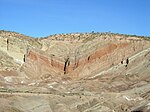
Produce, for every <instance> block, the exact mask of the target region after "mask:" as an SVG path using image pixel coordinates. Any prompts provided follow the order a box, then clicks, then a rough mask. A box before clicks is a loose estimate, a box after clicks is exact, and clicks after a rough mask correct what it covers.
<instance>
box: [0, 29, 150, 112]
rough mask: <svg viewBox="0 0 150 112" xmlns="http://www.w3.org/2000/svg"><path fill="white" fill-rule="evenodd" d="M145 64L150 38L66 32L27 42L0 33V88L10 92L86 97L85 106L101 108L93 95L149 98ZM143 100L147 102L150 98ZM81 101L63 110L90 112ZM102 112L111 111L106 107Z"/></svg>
mask: <svg viewBox="0 0 150 112" xmlns="http://www.w3.org/2000/svg"><path fill="white" fill-rule="evenodd" d="M149 65H150V37H142V36H135V35H124V34H115V33H74V34H73V33H71V34H56V35H52V36H48V37H45V38H32V37H29V36H25V35H23V34H19V33H16V32H10V31H2V30H1V31H0V80H1V81H0V86H1V88H6V89H10V90H11V91H20V92H27V91H28V92H35V93H37V92H41V93H43V92H46V93H54V94H65V95H66V93H72V94H75V95H76V94H79V95H81V96H82V95H83V94H86V95H90V99H89V100H90V101H93V100H94V101H93V102H97V103H96V104H93V105H97V104H98V105H100V102H99V100H98V99H97V96H95V95H97V94H100V93H102V92H106V93H108V92H111V93H112V92H113V93H121V92H123V94H126V92H127V94H132V92H133V90H132V89H134V88H135V87H137V88H138V87H139V89H140V90H143V93H141V94H142V95H144V94H146V95H147V94H149V91H147V89H148V90H149V89H150V88H149V82H150V66H149ZM141 88H143V89H141ZM145 88H146V89H145ZM138 91H139V90H137V91H136V92H138ZM91 95H94V97H96V98H91V97H92V96H91ZM111 95H112V94H111ZM83 96H84V95H83ZM112 96H113V95H112ZM112 96H111V97H112ZM131 96H133V97H135V96H134V94H132V95H131ZM104 97H106V96H104ZM115 97H117V96H116V95H115ZM138 97H141V96H138ZM142 98H143V100H142V101H144V100H146V101H148V99H149V98H150V96H149V95H148V96H147V97H146V98H145V97H142ZM125 99H126V98H125ZM76 102H77V101H76ZM85 102H88V101H85ZM85 102H82V101H81V102H80V103H79V104H78V106H77V107H72V108H74V109H75V110H74V109H73V110H71V109H70V108H69V107H67V108H68V109H70V111H85V110H86V109H89V110H88V111H90V109H92V108H94V107H92V106H90V105H89V104H87V105H86V103H85ZM121 102H122V101H121ZM137 102H138V103H140V100H139V101H137ZM113 103H114V102H113ZM115 103H116V102H115ZM117 103H118V102H117ZM134 103H135V102H134ZM82 104H83V105H82ZM146 104H147V103H146ZM85 105H86V107H84V106H85ZM103 106H104V105H103ZM105 106H106V105H105ZM107 106H108V105H107ZM128 106H131V107H132V104H129V105H128ZM83 107H84V108H83ZM131 107H130V110H135V109H134V108H131ZM95 108H96V107H95ZM120 108H121V107H119V109H120ZM122 108H123V109H124V108H125V107H122ZM107 109H108V110H109V111H110V110H112V109H113V107H111V106H110V105H109V106H108V108H105V110H106V111H107Z"/></svg>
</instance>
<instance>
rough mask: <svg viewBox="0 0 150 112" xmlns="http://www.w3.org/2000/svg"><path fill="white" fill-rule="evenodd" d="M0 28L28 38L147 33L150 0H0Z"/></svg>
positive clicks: (149, 17) (149, 29) (148, 28)
mask: <svg viewBox="0 0 150 112" xmlns="http://www.w3.org/2000/svg"><path fill="white" fill-rule="evenodd" d="M0 30H8V31H15V32H19V33H22V34H25V35H28V36H32V37H44V36H48V35H52V34H58V33H59V34H60V33H76V32H92V31H94V32H113V33H122V34H135V35H141V36H150V0H0Z"/></svg>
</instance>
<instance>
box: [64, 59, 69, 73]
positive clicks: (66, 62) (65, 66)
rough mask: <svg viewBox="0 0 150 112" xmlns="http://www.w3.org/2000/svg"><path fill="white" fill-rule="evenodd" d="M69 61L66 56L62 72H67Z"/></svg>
mask: <svg viewBox="0 0 150 112" xmlns="http://www.w3.org/2000/svg"><path fill="white" fill-rule="evenodd" d="M69 63H70V61H69V58H67V59H66V61H65V65H64V74H66V73H67V71H66V69H67V65H69Z"/></svg>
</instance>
